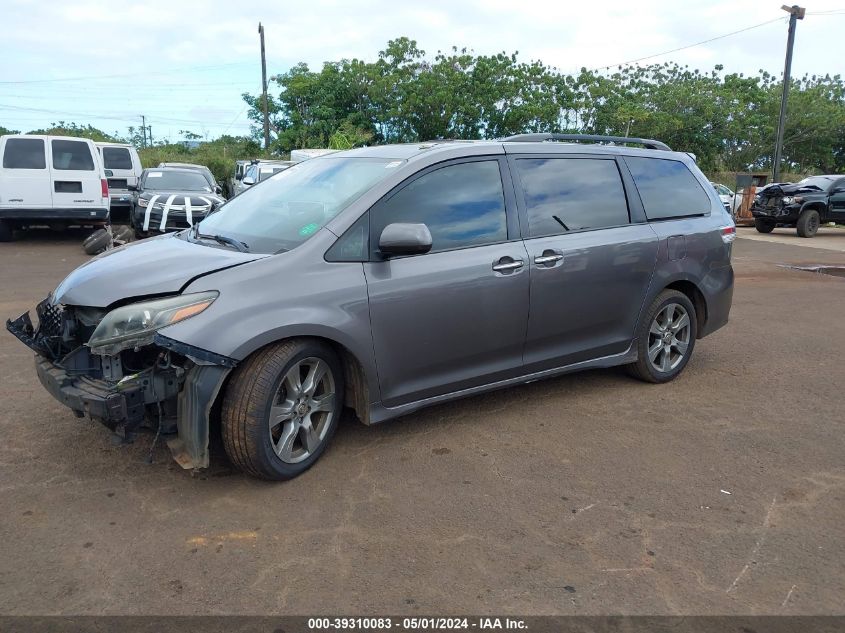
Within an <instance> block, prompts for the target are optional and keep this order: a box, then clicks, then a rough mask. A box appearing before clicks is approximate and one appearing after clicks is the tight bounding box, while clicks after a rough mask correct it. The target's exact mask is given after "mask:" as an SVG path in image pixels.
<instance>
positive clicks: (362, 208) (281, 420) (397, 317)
mask: <svg viewBox="0 0 845 633" xmlns="http://www.w3.org/2000/svg"><path fill="white" fill-rule="evenodd" d="M582 140H583V141H591V142H592V143H589V144H584V143H581V144H579V143H575V142H560V141H582ZM547 141H551V142H547ZM597 142H613V143H615V144H613V145H606V144H605V145H601V144H598V143H597ZM630 145H642V146H643V148H635V147H631V146H630ZM734 237H735V228H734V223H733V221H732V219H731V217H730V216H729V215H728V213H727V212H726V211H725V208H724V206H723V205H722V203H721V201H720V200H719V198H718V196H717V195H716V192H715V190H714V189H713V187H712V186H710V184H709V182H708V180H707V179H706V178H705V177H704V175H703V174H702V173H701V171H700V170H699V169H698V168H697V167H696V165H695V162H694V160H693V159H692V158H691V157H690V156H689V155H687V154H684V153H676V152H672V151H669V148H668V147H666V146H665V145H663V144H662V143H659V142H657V141H650V140H644V139H628V138H618V137H592V136H588V137H584V136H570V135H543V134H541V135H520V136H516V137H511V138H507V139H503V140H499V141H475V142H461V141H452V142H430V143H417V144H408V145H387V146H381V147H369V148H363V149H357V150H352V151H346V152H339V153H335V154H331V155H327V156H324V157H320V158H314V159H312V160H309V161H306V162H303V163H300V164H298V165H296V166H294V167H291V168H290V169H287V170H285V171H282V172H280V173H278V174H276V175H274V176H273V177H271V178H269V179H268V180H266V181H265V182H262V183H259V184H257V185H255V186H253V187H251V188H250V189H249V190H248V191H246V192H244V193H243V194H242V195H240V196H238V197H236V198H234V199H232V200H231V201H229V202H228V203H226V204H225V205H223V206H222V207H220V209H219V210H218V211H217V212H215V213H213V214H211V215H209V216H208V217H207V218H205V219H204V220H203V221H202V222H200V223H198V224H195V225H194V226H193V227H192V228H191V229H188V230H185V231H182V232H180V233H174V234H167V235H162V236H160V237H157V238H153V239H149V240H144V241H143V242H140V243H135V244H130V245H128V246H124V247H121V248H118V249H115V250H112V251H109V252H107V253H105V254H103V255H101V256H98V257H96V258H94V259H92V260H91V261H89V262H88V263H86V264H84V265H83V266H81V267H79V268H78V269H77V270H75V271H73V272H72V273H71V274H70V275H68V277H67V278H66V279H65V280H64V281H62V282H61V283H60V284H59V286H58V287H57V288H56V289H55V291H54V292H52V293H51V294H50V295H49V296H48V297H47V298H46V299H45V300H44V301H43V302H42V303H40V304H39V305H38V307H37V308H36V312H37V316H38V324H37V327H36V326H34V325H33V323H32V322H31V320H30V317H29V314H28V313H26V314H24V315H22V316H21V317H19V318H18V319H16V320H15V321H9V322H7V327H8V329H9V330H10V331H11V332H13V333H14V334H15V335H16V336H17V337H18V338H20V339H21V340H22V341H23V342H24V343H26V344H27V345H29V346H30V347H31V348H33V349H34V350H35V351H36V369H37V373H38V377H39V379H40V381H41V382H42V384H43V385H44V387H45V388H46V389H47V390H48V391H49V392H50V393H51V394H53V396H54V397H56V398H57V399H58V400H59V401H60V402H63V403H64V404H65V405H67V406H68V407H70V408H71V409H72V410H73V411H74V412H75V414H76V415H77V416H79V417H83V416H86V415H87V416H90V417H92V418H94V419H97V420H99V421H101V422H103V423H105V424H106V425H107V426H109V427H110V428H112V429H114V430H115V431H116V432H118V433H120V434H121V435H124V436H128V437H131V436H132V435H133V434H134V433H135V431H136V430H137V429H138V428H139V427H142V426H148V427H151V428H152V429H153V430H158V431H159V432H161V433H163V434H168V435H169V436H170V439H169V442H168V443H169V446H170V448H171V450H172V451H173V454H174V457H175V458H176V460H177V461H178V462H179V464H181V465H182V466H183V467H185V468H200V467H206V466H208V464H209V451H208V445H209V436H210V434H211V433H212V432H214V433H218V432H219V433H221V434H222V439H223V445H224V447H225V449H226V452H227V453H228V455H229V457H230V458H231V460H232V462H234V463H235V464H236V465H237V466H239V467H240V468H242V469H243V470H245V471H247V472H248V473H251V474H253V475H255V476H258V477H264V478H268V479H286V478H290V477H294V476H296V475H298V474H300V473H301V472H303V471H304V470H305V469H307V468H308V467H309V466H311V465H312V464H313V463H314V462H315V461H316V460H317V459H318V457H319V456H320V455H321V454H322V453H323V451H324V450H325V448H326V445H327V443H328V442H329V439H330V437H331V436H332V433H333V432H334V430H335V428H336V427H337V424H338V419H339V417H340V416H341V413H342V412H343V410H344V408H348V409H350V410H352V411H354V413H355V414H356V415H357V417H358V418H359V419H360V420H361V421H362V422H363V423H364V424H374V423H377V422H382V421H385V420H388V419H390V418H394V417H396V416H399V415H403V414H406V413H409V412H411V411H415V410H417V409H419V408H421V407H424V406H427V405H430V404H434V403H437V402H443V401H446V400H451V399H454V398H458V397H463V396H468V395H471V394H476V393H480V392H483V391H488V390H491V389H496V388H499V387H505V386H509V385H514V384H518V383H525V382H528V381H532V380H536V379H538V378H545V377H549V376H555V375H558V374H562V373H565V372H571V371H576V370H580V369H587V368H596V367H610V366H613V365H627V366H628V367H629V368H630V370H631V372H632V373H633V374H634V375H635V376H637V377H639V378H641V379H643V380H646V381H650V382H654V383H664V382H667V381H669V380H671V379H673V378H675V377H676V376H677V375H678V374H679V373H680V372H681V371H682V370H683V368H684V367H685V365H686V364H687V362H688V361H689V358H690V355H691V354H692V352H693V347H694V345H695V342H696V339H699V338H702V337H704V336H706V335H708V334H710V333H711V332H713V331H715V330H716V329H718V328H720V327H722V326H723V325H725V323H727V321H728V313H729V311H730V306H731V297H732V292H733V269H732V267H731V248H732V242H733V239H734Z"/></svg>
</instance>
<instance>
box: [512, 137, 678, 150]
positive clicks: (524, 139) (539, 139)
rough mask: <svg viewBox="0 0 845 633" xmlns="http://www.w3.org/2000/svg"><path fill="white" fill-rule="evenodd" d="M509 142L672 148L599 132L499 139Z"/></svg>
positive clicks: (654, 142) (643, 139)
mask: <svg viewBox="0 0 845 633" xmlns="http://www.w3.org/2000/svg"><path fill="white" fill-rule="evenodd" d="M499 140H500V141H503V142H509V143H542V142H544V141H592V142H602V143H621V144H634V145H642V146H643V147H645V148H646V149H660V150H664V151H667V152H671V151H672V150H671V149H670V147H669V146H668V145H666V143H661V142H660V141H654V140H652V139H648V138H634V137H630V136H601V135H598V134H544V133H537V134H515V135H514V136H508V137H505V138H502V139H499Z"/></svg>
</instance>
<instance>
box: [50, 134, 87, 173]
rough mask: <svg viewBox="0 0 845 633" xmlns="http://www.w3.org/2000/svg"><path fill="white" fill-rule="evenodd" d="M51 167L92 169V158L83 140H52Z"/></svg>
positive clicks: (76, 169)
mask: <svg viewBox="0 0 845 633" xmlns="http://www.w3.org/2000/svg"><path fill="white" fill-rule="evenodd" d="M52 149H53V169H62V170H74V171H93V170H94V158H93V157H92V156H91V149H90V148H89V146H88V143H86V142H85V141H52Z"/></svg>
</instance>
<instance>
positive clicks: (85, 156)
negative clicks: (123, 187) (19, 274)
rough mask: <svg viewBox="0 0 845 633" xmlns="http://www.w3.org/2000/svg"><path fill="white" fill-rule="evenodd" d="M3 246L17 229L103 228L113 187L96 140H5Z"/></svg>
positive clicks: (0, 214) (0, 200)
mask: <svg viewBox="0 0 845 633" xmlns="http://www.w3.org/2000/svg"><path fill="white" fill-rule="evenodd" d="M0 156H2V162H0V242H6V241H9V240H11V239H13V238H14V230H15V229H25V228H28V227H30V226H38V225H49V226H50V227H52V228H54V229H57V230H61V229H64V228H65V227H66V226H68V225H71V224H73V225H80V226H102V225H103V224H105V223H106V222H108V218H109V186H108V182H106V173H105V171H104V169H103V164H102V161H101V160H100V155H99V154H98V153H97V149H96V147H95V145H94V141H91V140H89V139H85V138H76V137H70V136H41V135H35V134H32V135H29V134H27V135H17V134H15V135H7V136H0Z"/></svg>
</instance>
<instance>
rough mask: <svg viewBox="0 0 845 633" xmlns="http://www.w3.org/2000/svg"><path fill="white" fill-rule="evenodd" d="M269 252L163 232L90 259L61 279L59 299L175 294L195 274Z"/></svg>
mask: <svg viewBox="0 0 845 633" xmlns="http://www.w3.org/2000/svg"><path fill="white" fill-rule="evenodd" d="M264 257H268V255H266V254H261V253H255V254H250V253H241V252H238V251H235V250H232V249H228V248H217V247H214V246H207V245H204V244H195V243H191V242H187V241H185V240H184V239H180V238H179V237H176V235H175V234H168V235H162V236H161V237H155V238H152V239H147V240H143V241H141V242H134V243H132V244H127V245H126V246H121V247H120V248H116V249H114V250H111V251H106V252H105V253H103V254H102V255H98V256H97V257H95V258H93V259H92V260H90V261H89V262H86V263H85V264H83V265H82V266H80V267H79V268H77V269H76V270H74V271H73V272H72V273H70V274H69V275H68V276H67V277H65V279H64V281H62V282H61V283H60V284H59V285H58V287H57V288H56V290H55V292H54V293H53V301H54V302H56V303H62V304H66V305H78V306H91V307H94V308H105V307H107V306H109V305H111V304H113V303H114V302H116V301H120V300H121V299H130V298H135V297H139V298H140V297H144V296H148V295H164V294H175V293H178V292H179V291H180V290H181V289H182V288H183V287H184V286H185V285H186V284H187V283H188V282H189V281H191V280H192V279H195V278H197V277H201V276H203V275H207V274H209V273H213V272H217V271H219V270H224V269H226V268H231V267H232V266H238V265H240V264H246V263H248V262H251V261H255V260H257V259H262V258H264Z"/></svg>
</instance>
